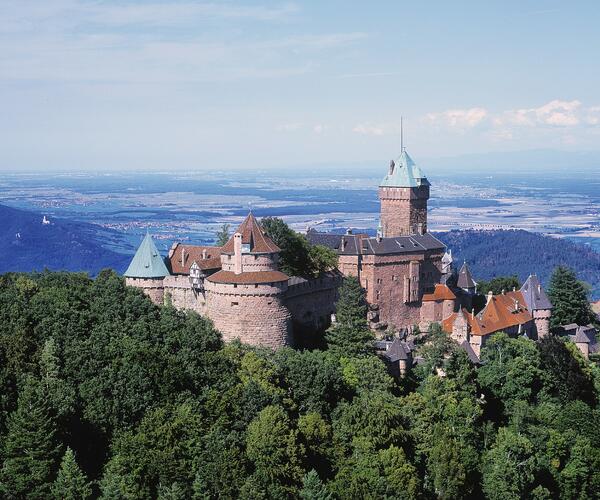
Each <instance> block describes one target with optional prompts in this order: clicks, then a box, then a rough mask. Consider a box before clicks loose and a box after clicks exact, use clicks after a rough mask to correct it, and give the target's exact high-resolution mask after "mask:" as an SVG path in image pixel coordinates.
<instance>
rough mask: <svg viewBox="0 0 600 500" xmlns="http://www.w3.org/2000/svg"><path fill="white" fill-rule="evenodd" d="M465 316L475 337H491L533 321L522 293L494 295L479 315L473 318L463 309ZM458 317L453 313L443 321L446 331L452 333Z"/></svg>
mask: <svg viewBox="0 0 600 500" xmlns="http://www.w3.org/2000/svg"><path fill="white" fill-rule="evenodd" d="M463 314H464V315H465V317H466V319H467V322H468V324H469V326H470V327H471V334H473V335H489V334H491V333H494V332H499V331H502V330H504V329H507V328H510V327H513V326H518V325H523V324H525V323H528V322H529V321H531V320H532V319H533V318H532V316H531V313H530V312H529V311H528V309H527V304H526V303H525V299H524V298H523V295H522V294H521V292H508V293H505V294H502V295H494V296H493V297H492V299H491V300H490V301H488V303H487V305H486V306H485V307H484V308H483V310H482V311H481V312H479V314H476V315H474V316H473V315H472V314H471V313H470V312H469V311H467V310H466V309H463ZM457 315H458V313H453V314H451V315H450V316H449V317H448V318H446V319H445V320H444V321H442V328H443V329H444V331H446V332H449V333H450V332H452V325H453V323H454V320H455V319H456V316H457Z"/></svg>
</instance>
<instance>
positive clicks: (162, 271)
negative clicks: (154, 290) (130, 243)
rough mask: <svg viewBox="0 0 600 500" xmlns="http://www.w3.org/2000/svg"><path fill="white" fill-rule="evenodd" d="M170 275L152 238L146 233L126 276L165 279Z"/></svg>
mask: <svg viewBox="0 0 600 500" xmlns="http://www.w3.org/2000/svg"><path fill="white" fill-rule="evenodd" d="M168 275H169V271H168V270H167V266H165V263H164V262H163V259H162V257H161V256H160V253H159V252H158V250H157V248H156V245H155V244H154V241H153V240H152V236H150V234H149V233H146V236H145V237H144V239H143V241H142V243H141V244H140V247H139V248H138V250H137V252H135V255H134V256H133V259H132V260H131V263H130V264H129V267H128V268H127V271H125V275H124V276H126V277H128V278H164V277H165V276H168Z"/></svg>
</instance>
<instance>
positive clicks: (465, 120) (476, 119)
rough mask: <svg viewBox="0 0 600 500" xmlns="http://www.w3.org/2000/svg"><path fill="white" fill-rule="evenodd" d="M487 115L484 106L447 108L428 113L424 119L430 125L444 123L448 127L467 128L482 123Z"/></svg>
mask: <svg viewBox="0 0 600 500" xmlns="http://www.w3.org/2000/svg"><path fill="white" fill-rule="evenodd" d="M487 116H488V112H487V110H486V109H484V108H469V109H449V110H447V111H442V112H440V113H428V114H427V115H425V118H424V121H425V122H426V123H429V124H431V125H444V126H447V127H450V128H457V129H467V128H473V127H476V126H477V125H479V124H480V123H482V122H483V121H484V120H485V119H486V118H487Z"/></svg>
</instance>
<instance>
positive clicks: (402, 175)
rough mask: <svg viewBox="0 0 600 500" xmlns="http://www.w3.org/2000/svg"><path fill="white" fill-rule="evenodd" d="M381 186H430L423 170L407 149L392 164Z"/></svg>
mask: <svg viewBox="0 0 600 500" xmlns="http://www.w3.org/2000/svg"><path fill="white" fill-rule="evenodd" d="M379 186H381V187H418V186H429V181H428V180H427V177H425V174H424V173H423V171H422V170H421V169H420V168H419V167H418V166H417V164H416V163H415V162H414V161H413V159H412V158H411V157H410V156H409V155H408V153H407V152H406V150H403V151H402V153H400V156H399V157H398V158H397V159H396V160H395V161H394V162H393V165H391V166H390V171H389V172H388V174H387V175H386V176H385V177H384V178H383V180H382V181H381V184H379Z"/></svg>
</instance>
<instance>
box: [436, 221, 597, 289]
mask: <svg viewBox="0 0 600 500" xmlns="http://www.w3.org/2000/svg"><path fill="white" fill-rule="evenodd" d="M436 236H437V237H438V238H439V239H440V240H441V241H443V242H444V243H445V244H446V245H447V246H448V248H450V249H452V256H453V257H454V262H455V265H456V266H460V265H461V264H462V262H463V260H466V261H467V263H468V264H469V267H470V268H471V271H472V272H473V275H474V277H475V279H477V278H479V279H483V280H489V279H491V278H493V277H495V276H509V275H513V274H516V275H517V276H518V277H519V279H520V280H521V281H523V280H525V279H526V278H527V276H529V274H530V273H536V274H537V275H538V276H539V277H540V279H541V280H542V282H543V283H544V284H545V285H547V284H548V281H549V279H550V275H551V274H552V271H553V270H554V268H555V267H556V266H558V265H565V266H568V267H570V268H572V269H573V270H575V272H576V273H577V276H578V278H579V279H580V280H583V281H585V282H587V283H589V284H590V285H592V288H593V289H594V297H595V298H600V254H599V253H597V252H595V251H594V250H593V249H592V248H591V247H588V246H585V245H579V244H577V243H573V242H572V241H569V240H566V239H559V238H552V237H550V236H544V235H542V234H537V233H530V232H527V231H521V230H512V231H506V230H497V231H476V230H467V231H450V232H444V233H437V234H436Z"/></svg>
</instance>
